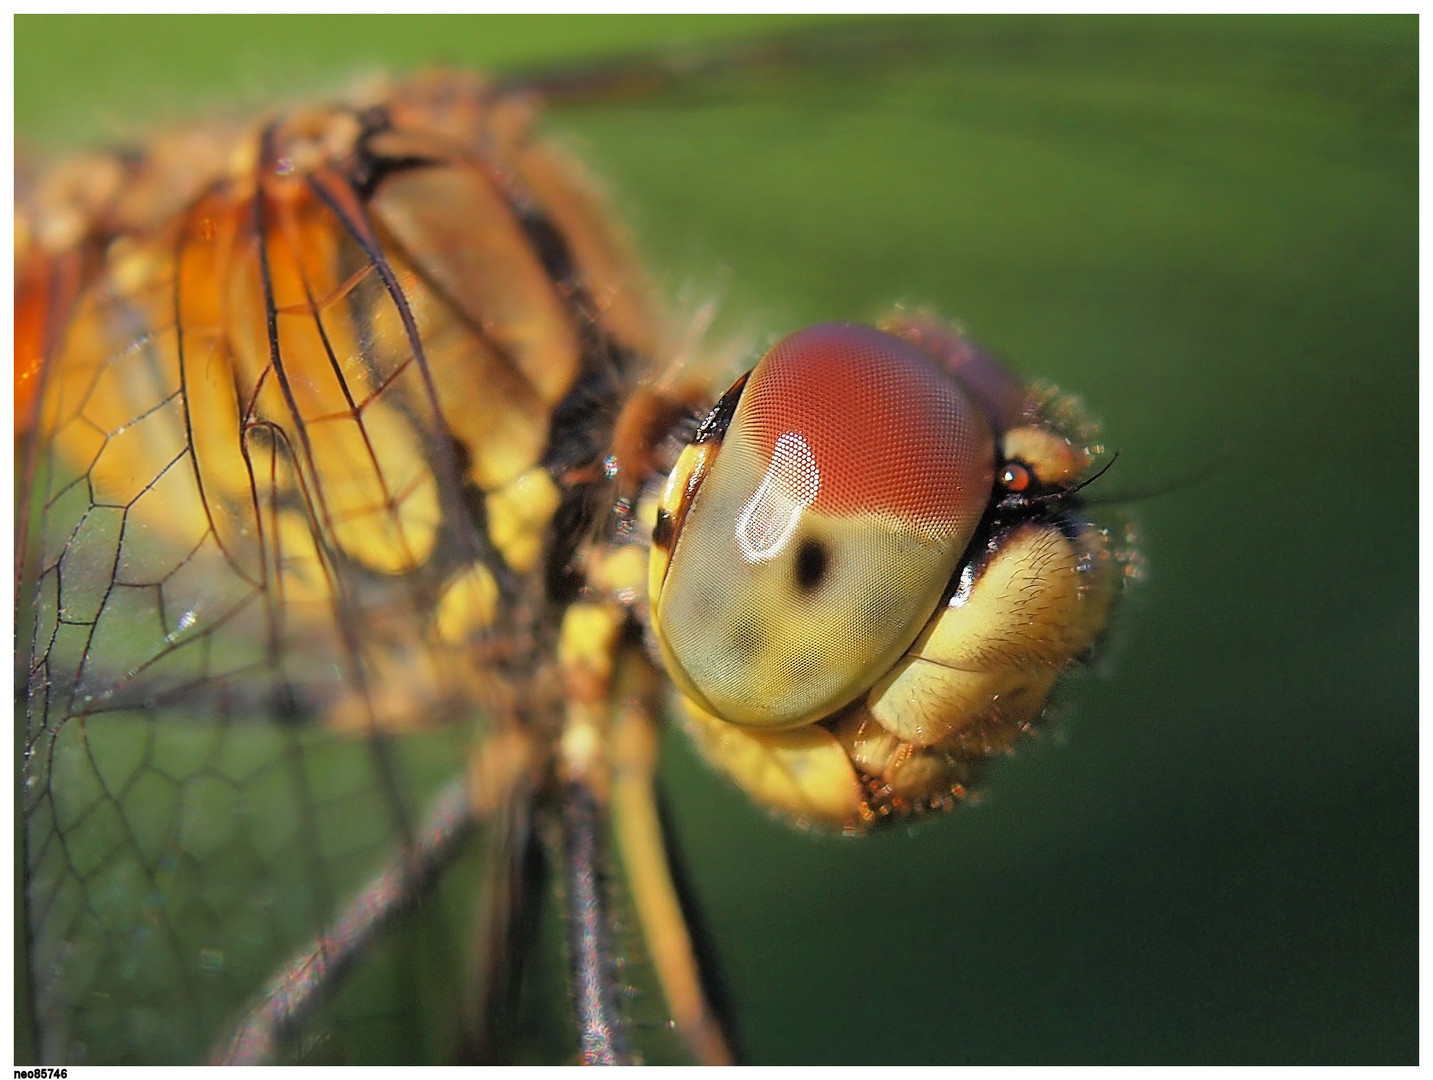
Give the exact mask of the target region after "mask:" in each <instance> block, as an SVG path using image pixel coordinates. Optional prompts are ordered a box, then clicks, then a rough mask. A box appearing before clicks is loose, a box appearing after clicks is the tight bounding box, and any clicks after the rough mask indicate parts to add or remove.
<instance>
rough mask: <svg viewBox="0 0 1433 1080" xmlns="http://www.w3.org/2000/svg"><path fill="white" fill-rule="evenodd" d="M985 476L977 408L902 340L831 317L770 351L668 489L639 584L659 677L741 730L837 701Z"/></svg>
mask: <svg viewBox="0 0 1433 1080" xmlns="http://www.w3.org/2000/svg"><path fill="white" fill-rule="evenodd" d="M932 443H934V445H932ZM993 471H994V440H993V437H992V435H991V432H990V429H989V425H988V424H987V422H986V421H985V418H984V416H983V414H982V413H981V412H980V410H979V409H977V408H976V407H975V406H973V405H972V404H971V403H970V401H969V400H968V399H967V397H966V396H965V394H964V392H963V391H962V390H961V388H960V386H959V385H958V384H957V383H956V382H955V381H954V380H953V379H952V378H950V377H949V376H948V375H946V374H945V373H944V372H942V371H940V370H939V369H938V368H936V367H935V366H934V364H932V363H931V362H930V361H929V360H928V359H926V358H925V357H924V356H923V355H922V354H920V353H918V352H916V351H915V350H914V349H913V348H912V347H910V346H908V345H906V344H905V343H903V342H901V341H899V340H897V339H895V338H892V337H889V336H887V335H884V334H880V333H878V332H876V331H874V330H870V329H868V328H865V327H845V326H842V327H817V328H814V329H813V330H809V331H804V332H803V333H802V334H798V335H793V336H792V337H791V338H788V339H787V340H786V341H785V342H782V343H779V344H778V345H777V346H776V347H775V348H773V349H772V351H771V352H770V353H768V354H767V356H766V357H765V358H763V360H762V362H761V363H760V364H759V365H758V366H757V367H756V369H755V370H754V371H753V372H752V373H751V376H750V377H749V379H748V380H747V384H746V387H745V389H744V391H743V393H742V397H741V400H740V402H739V403H738V405H737V407H736V411H735V413H734V415H733V416H732V420H731V423H730V425H729V427H728V428H727V430H726V432H725V434H724V438H723V439H722V441H721V444H720V447H719V450H717V452H716V453H715V454H713V455H711V456H710V457H709V464H707V465H705V467H704V472H703V473H702V475H700V476H697V477H696V482H694V483H689V482H686V481H685V480H684V481H683V482H681V483H679V484H674V483H669V485H668V490H669V491H673V490H676V491H680V492H681V493H682V497H683V498H684V499H687V500H689V504H687V505H684V506H681V507H674V508H673V519H674V520H679V521H680V522H681V524H680V527H679V529H678V531H677V533H676V536H675V538H674V540H673V542H672V546H671V547H670V554H669V556H668V553H667V552H663V553H662V555H661V558H663V559H666V560H669V561H667V562H666V563H665V564H664V568H665V573H664V574H663V575H661V578H660V580H659V581H658V582H657V583H656V584H657V587H656V588H654V590H653V616H654V617H653V624H654V626H655V628H656V631H657V637H658V640H659V642H660V643H661V647H662V650H663V653H664V655H665V658H666V661H667V666H668V669H669V670H670V672H671V674H672V677H673V678H674V680H675V681H676V682H677V683H678V685H679V686H681V688H682V689H683V691H684V692H685V693H686V694H687V695H688V696H689V697H690V698H691V699H692V700H693V701H695V702H696V703H697V704H699V705H700V706H701V707H702V708H703V709H706V710H707V711H709V712H710V713H712V714H713V715H716V716H719V717H721V718H723V719H725V720H728V721H730V722H733V723H737V724H743V725H748V726H753V727H765V728H782V727H792V726H796V725H799V724H804V723H808V722H811V721H814V720H818V719H820V718H822V717H824V716H827V715H829V714H830V713H832V712H834V711H835V710H836V709H838V708H840V707H841V706H843V705H845V704H846V703H847V702H849V701H851V700H853V699H854V698H855V697H857V696H858V695H859V694H860V693H861V692H862V691H864V690H865V689H866V688H868V687H869V686H870V685H871V684H872V683H873V682H874V681H875V680H876V679H877V678H879V677H880V676H881V675H882V674H883V673H884V672H885V671H886V670H887V669H888V668H889V667H890V666H891V665H892V664H893V663H894V662H895V661H896V659H897V658H898V657H899V656H900V655H901V653H902V652H903V651H904V650H905V648H906V647H907V646H908V645H909V644H910V643H911V640H912V639H913V638H914V637H915V634H916V633H917V632H918V631H919V629H920V627H921V626H922V625H923V624H924V622H925V621H926V619H927V618H928V617H929V615H930V613H931V611H932V610H933V609H934V607H935V605H936V604H937V603H938V602H939V600H940V596H941V593H942V591H943V590H944V589H945V587H946V584H947V582H948V581H949V579H950V575H951V573H952V571H953V570H954V567H955V564H956V562H957V561H958V559H959V558H960V556H961V554H962V553H963V551H964V549H965V546H966V544H967V543H968V542H969V539H970V536H971V534H972V533H973V531H974V529H975V526H976V524H977V523H978V521H979V519H980V516H981V514H982V513H983V512H984V509H985V505H986V503H987V501H988V499H989V497H990V491H991V483H992V478H993Z"/></svg>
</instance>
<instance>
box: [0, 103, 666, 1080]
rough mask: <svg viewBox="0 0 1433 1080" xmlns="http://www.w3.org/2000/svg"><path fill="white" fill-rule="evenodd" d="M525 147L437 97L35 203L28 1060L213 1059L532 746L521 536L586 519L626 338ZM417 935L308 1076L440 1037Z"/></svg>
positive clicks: (445, 945)
mask: <svg viewBox="0 0 1433 1080" xmlns="http://www.w3.org/2000/svg"><path fill="white" fill-rule="evenodd" d="M525 123H526V114H525V113H524V112H523V111H522V110H521V109H518V108H516V107H513V106H510V105H507V104H496V105H492V106H491V107H490V105H489V103H488V102H486V100H485V99H484V97H483V94H482V90H481V86H480V84H478V83H476V82H473V81H469V80H461V79H457V78H450V77H446V76H434V77H430V78H427V79H420V80H418V81H416V82H415V83H412V84H408V85H406V86H403V87H399V88H396V89H393V88H385V89H384V90H382V91H381V92H376V93H375V94H374V95H373V98H372V100H370V101H361V102H359V103H358V104H357V105H355V106H351V107H350V106H344V107H336V108H333V109H318V110H312V111H310V112H300V113H294V114H291V115H289V116H287V117H285V118H284V119H283V120H282V122H278V123H275V124H271V125H269V126H267V127H265V128H263V129H261V130H260V131H258V132H257V133H253V134H250V135H247V136H244V137H241V138H239V139H237V140H236V141H234V142H233V143H232V144H231V145H230V146H229V147H228V150H227V152H226V154H225V155H221V156H214V155H212V154H210V153H209V152H208V151H207V150H206V151H204V152H203V153H201V154H196V155H195V156H193V157H190V158H184V159H183V161H182V164H181V165H179V166H176V165H175V164H174V163H173V162H171V161H168V160H164V161H161V160H157V159H144V158H138V159H128V160H127V161H126V162H125V169H124V170H121V175H120V176H119V178H118V179H117V180H115V181H114V182H113V183H112V184H111V185H110V186H109V187H108V188H106V189H104V190H102V191H100V192H99V194H95V192H93V191H86V192H84V193H83V194H84V195H85V198H86V199H88V201H87V202H86V201H84V200H77V198H76V197H75V187H74V184H73V183H70V184H69V185H68V186H66V183H65V182H64V179H63V178H61V179H59V180H52V181H51V182H50V184H49V186H48V187H45V186H44V185H43V183H42V192H41V196H40V197H37V199H36V201H35V205H36V206H38V207H39V208H40V209H38V210H36V211H34V212H33V217H32V220H33V221H34V222H35V223H36V225H37V228H35V229H34V230H32V235H33V237H34V245H35V246H34V248H33V252H34V255H33V259H28V258H27V259H25V260H20V261H22V262H24V265H25V266H27V267H29V266H31V265H33V266H34V267H35V270H34V272H33V273H31V272H29V271H26V272H25V273H22V274H21V275H20V278H19V280H20V281H21V283H22V288H21V290H20V291H18V292H17V299H18V300H19V302H20V305H21V308H20V314H21V319H20V320H19V323H20V325H22V326H23V325H30V326H33V327H37V328H39V329H37V330H35V331H34V332H33V333H31V335H30V337H29V338H27V339H26V340H27V341H30V342H32V345H31V346H30V348H31V349H32V350H33V355H34V356H35V357H36V358H37V361H36V362H35V363H32V364H30V365H29V368H28V369H29V370H30V371H31V372H32V373H33V376H34V378H33V384H34V385H36V386H37V387H38V392H37V393H36V395H35V406H34V412H33V416H32V418H31V419H26V418H25V417H24V416H23V415H22V416H21V417H20V421H19V424H20V427H21V429H22V432H23V433H24V434H26V436H27V438H29V439H30V441H31V442H32V444H33V447H34V453H33V457H32V461H33V466H32V469H31V473H32V481H33V491H34V494H33V496H31V497H29V498H27V500H26V501H25V503H24V504H23V505H26V506H30V507H33V510H32V513H33V517H34V519H35V521H34V524H33V525H32V526H30V527H29V528H28V529H27V531H26V533H25V535H24V537H23V539H24V541H25V556H24V558H23V560H22V565H23V569H24V571H25V573H24V580H25V582H26V584H25V586H24V587H23V588H22V592H21V597H22V608H23V609H24V610H26V611H28V610H31V609H32V610H33V613H34V614H33V640H34V647H33V650H32V653H31V656H30V660H29V666H28V671H27V673H26V678H27V680H28V686H29V703H28V706H27V708H26V711H25V719H24V721H23V755H24V762H23V770H24V774H23V775H24V779H23V811H22V813H23V818H24V838H25V840H24V843H25V855H24V859H25V864H24V865H25V876H26V908H27V923H26V927H27V929H26V935H27V942H26V944H27V952H28V958H29V964H30V978H31V984H32V999H33V1010H34V1021H35V1025H36V1028H37V1029H38V1032H39V1045H38V1055H39V1056H40V1057H41V1058H42V1059H44V1060H54V1061H70V1062H79V1061H101V1062H125V1061H144V1062H154V1061H181V1060H192V1059H195V1058H199V1057H203V1056H205V1055H206V1054H207V1053H209V1052H210V1050H211V1049H212V1048H213V1047H214V1046H215V1045H221V1044H222V1042H223V1040H224V1039H225V1038H226V1036H227V1034H228V1028H229V1027H230V1026H231V1025H232V1024H233V1022H234V1019H235V1017H236V1015H237V1014H238V1013H239V1012H241V1011H242V1008H243V1006H244V1005H245V1003H246V1002H248V1001H249V1000H250V999H252V998H253V996H254V995H255V994H256V993H258V992H259V991H260V990H261V989H262V988H264V987H265V986H266V985H267V986H270V987H271V988H272V984H271V979H272V975H273V972H274V971H275V970H280V969H282V968H283V965H284V964H285V963H286V962H288V961H290V960H291V959H292V958H293V957H294V956H296V955H302V954H303V953H304V950H305V949H306V948H307V947H308V946H309V944H310V943H312V942H313V941H315V940H316V938H321V936H322V932H324V931H325V928H328V927H331V926H333V925H334V922H335V919H336V918H339V917H340V916H341V915H342V914H343V908H342V904H343V902H344V901H345V900H346V899H347V898H348V897H349V896H350V895H351V894H353V893H355V892H358V893H360V894H361V895H362V894H363V890H364V888H365V885H366V883H370V882H372V881H373V880H374V875H375V874H379V875H381V873H382V870H383V868H384V867H385V866H388V865H390V864H391V863H392V861H393V860H394V859H395V858H398V857H399V855H400V854H401V853H402V852H405V851H407V852H414V851H423V850H426V848H425V844H426V842H427V841H426V839H425V837H426V833H425V832H424V827H423V822H424V814H425V811H424V807H425V805H426V804H427V803H428V802H429V801H430V800H431V799H432V798H433V797H434V796H435V794H436V793H437V792H439V791H440V790H441V789H443V788H444V787H445V785H446V784H451V783H452V782H453V781H454V778H460V777H462V775H463V774H464V772H465V771H466V770H467V762H468V761H469V760H470V758H471V756H472V755H473V753H474V747H475V746H478V745H480V744H481V745H487V744H488V743H487V740H488V737H489V736H490V735H491V734H492V733H493V732H494V731H498V732H501V731H503V730H509V729H518V728H521V729H524V730H531V731H534V732H536V733H537V735H538V737H541V735H542V731H543V727H544V724H547V723H549V722H550V719H551V718H550V717H546V716H544V715H543V714H542V710H530V709H529V710H525V709H524V708H523V707H522V706H523V698H524V689H525V688H526V687H528V686H530V685H532V683H533V681H534V680H535V679H539V678H540V677H541V664H540V663H539V662H538V660H539V658H540V657H541V656H542V655H543V649H544V646H545V645H546V643H547V640H548V637H549V636H550V631H549V629H548V626H547V623H548V621H549V620H550V612H549V611H548V610H547V609H546V607H545V606H544V603H543V601H542V599H541V598H542V597H544V596H546V595H547V591H548V588H549V586H550V582H548V581H547V580H546V578H547V577H548V576H549V574H548V567H550V566H552V565H559V566H560V565H561V563H562V559H561V557H560V553H558V555H557V557H551V556H552V555H553V553H552V552H550V551H548V550H547V547H548V543H549V542H548V540H547V539H546V538H547V537H548V536H549V535H551V534H555V532H556V530H550V529H549V526H550V525H551V523H552V522H553V521H554V519H558V520H566V521H568V523H569V524H580V523H581V521H582V520H584V517H585V515H587V513H588V510H587V509H586V508H587V507H588V505H589V504H590V503H591V496H592V491H591V489H590V487H587V486H584V485H583V483H582V481H581V480H580V479H579V480H576V481H574V480H571V479H570V477H572V476H578V477H579V478H580V477H581V476H583V475H584V474H583V467H584V466H586V465H590V464H591V462H590V461H588V460H587V459H588V458H590V457H591V455H592V454H593V453H594V452H595V450H594V449H593V448H594V447H595V446H597V445H599V441H598V439H599V437H598V436H590V435H589V434H588V429H589V428H590V427H591V424H589V423H588V421H589V420H593V419H594V418H596V417H598V416H599V415H600V414H601V413H603V411H604V410H606V409H607V407H608V399H609V397H610V396H611V395H612V394H615V393H616V392H617V391H618V389H619V376H620V375H621V368H622V365H623V363H625V362H626V361H627V360H628V358H630V357H631V356H634V355H636V351H637V349H638V347H639V346H640V345H641V344H642V342H641V340H640V337H641V334H642V333H643V331H642V329H641V322H640V318H639V313H638V312H637V310H636V309H635V308H633V307H632V306H631V305H630V303H629V301H628V300H626V299H624V297H626V296H628V295H629V293H628V291H627V290H626V289H625V288H624V287H623V286H624V285H625V282H624V281H622V280H620V275H621V273H622V270H621V264H620V260H618V259H617V257H616V255H615V252H616V251H617V250H618V249H617V246H616V244H615V242H614V241H613V239H612V237H611V236H610V234H607V233H605V232H604V231H603V230H602V228H601V227H600V225H599V224H597V223H595V219H594V217H593V215H592V212H591V209H590V205H589V204H588V203H587V202H586V201H585V196H583V195H582V194H581V193H580V191H579V190H578V189H577V188H576V187H574V186H572V185H571V184H569V183H568V182H567V180H566V179H565V176H564V173H563V172H562V170H561V168H560V167H559V166H557V165H556V164H555V163H554V162H553V161H552V159H551V158H549V157H547V156H546V154H545V152H544V151H542V150H541V149H540V148H537V147H533V146H530V145H529V144H528V143H527V142H526V127H525ZM495 155H501V160H502V162H503V163H504V165H503V167H502V168H499V167H497V166H496V165H495V161H496V160H497V159H496V157H495ZM180 157H181V158H182V157H183V155H180ZM87 173H88V175H90V176H93V174H94V170H81V171H80V175H86V174H87ZM176 191H179V192H182V193H186V194H185V196H184V197H178V196H176V194H175V192H176ZM56 192H58V194H56ZM156 193H158V194H156ZM67 200H68V201H67ZM77 203H78V205H80V206H81V208H82V210H83V213H82V214H81V215H80V218H81V220H82V222H83V223H84V225H83V227H82V228H79V229H76V230H72V231H71V233H70V234H68V235H66V234H65V233H64V231H63V230H61V229H59V228H58V226H57V225H56V222H58V221H59V220H60V218H59V215H58V212H57V211H56V206H57V205H61V206H65V205H68V206H70V207H71V208H74V207H75V206H76V205H77ZM46 227H49V232H46ZM579 274H580V275H581V276H582V279H583V280H584V282H591V283H592V287H591V288H588V289H584V290H573V289H570V288H565V283H566V279H568V278H573V279H575V278H576V277H577V276H578V275H579ZM55 282H60V283H63V284H64V285H65V286H66V287H65V288H63V289H61V288H58V287H57V286H56V285H55V284H54V283H55ZM27 283H29V285H27ZM30 285H33V287H30ZM18 340H19V332H18V331H17V341H18ZM573 532H574V530H573V529H568V530H567V534H569V535H570V534H572V533H573ZM472 801H480V800H478V798H477V796H474V797H473V800H472ZM484 809H488V810H491V809H492V804H491V803H488V804H486V805H485V806H484ZM446 857H447V856H445V858H446ZM402 893H403V891H402V890H399V891H398V893H397V894H395V895H401V894H402ZM383 895H386V894H380V896H383ZM396 902H397V901H395V903H396ZM382 903H384V904H387V903H388V900H387V899H383V900H382ZM433 922H434V923H435V924H436V923H437V922H438V920H433ZM414 932H415V933H420V934H438V936H437V937H432V936H429V937H426V938H425V939H424V940H423V941H420V942H419V945H420V949H419V950H418V951H419V953H420V954H421V953H424V952H426V953H427V954H428V959H434V958H436V959H437V960H438V961H439V963H438V969H439V971H438V974H437V976H436V977H435V976H433V975H431V974H428V973H426V972H425V974H424V975H423V977H422V978H421V979H418V978H417V976H416V975H415V969H412V968H411V967H409V968H407V969H406V970H405V965H409V964H411V963H413V961H411V960H409V959H407V958H408V957H410V956H411V955H413V954H412V953H411V952H410V951H409V950H408V949H404V948H399V947H397V946H396V945H395V946H394V947H393V948H391V949H390V950H389V953H390V955H389V956H388V957H387V958H386V959H383V958H380V960H378V961H376V962H375V963H374V964H372V965H371V966H372V967H375V968H378V969H380V971H379V973H378V974H376V975H375V976H374V977H373V978H372V979H370V980H369V981H370V982H373V983H374V984H376V985H382V986H386V987H387V988H388V990H389V993H388V996H387V997H386V998H371V997H370V998H365V997H363V996H362V992H361V991H354V992H353V993H350V992H349V990H348V989H345V991H344V994H345V996H346V997H349V998H351V999H352V1001H353V1003H352V1006H351V1009H350V1012H349V1013H348V1014H347V1016H345V1014H344V1013H343V1012H342V1010H341V1009H340V1011H339V1012H337V1013H334V1014H332V1015H331V1016H329V1017H328V1019H323V1020H319V1021H317V1022H315V1024H314V1025H313V1027H312V1028H311V1029H310V1031H309V1032H308V1034H307V1035H306V1036H305V1041H304V1042H303V1043H302V1044H301V1045H300V1046H299V1047H298V1052H299V1053H300V1054H301V1055H302V1056H303V1057H304V1058H305V1059H324V1058H327V1057H333V1058H335V1059H344V1058H348V1057H351V1056H356V1057H360V1058H365V1059H369V1058H370V1056H371V1055H378V1056H382V1055H394V1056H396V1057H397V1058H399V1059H402V1060H411V1059H412V1058H413V1057H415V1056H418V1055H421V1056H441V1054H442V1053H444V1052H446V1047H443V1046H435V1045H431V1042H432V1041H433V1040H437V1041H442V1038H443V1036H441V1035H439V1036H427V1035H425V1036H421V1037H419V1039H418V1042H420V1043H422V1042H423V1041H424V1040H425V1039H426V1040H428V1041H429V1045H418V1046H415V1045H413V1042H414V1040H413V1039H411V1038H409V1036H412V1035H413V1030H412V1029H413V1027H414V1025H412V1024H411V1023H408V1022H405V1011H409V1012H411V1011H412V1009H413V1008H416V1007H417V1006H418V1004H419V1002H418V1001H417V1000H416V999H417V998H419V997H422V996H424V995H428V994H435V995H436V994H440V993H445V992H451V996H452V997H454V998H456V997H457V996H458V995H457V984H458V982H459V981H460V977H461V976H460V972H459V971H458V964H457V961H456V960H455V959H454V958H455V957H456V956H458V955H459V954H460V953H461V950H460V949H459V948H456V947H455V946H454V943H453V942H451V941H449V940H444V939H443V938H442V934H441V933H440V932H439V931H436V930H432V929H431V927H429V928H426V929H425V928H423V927H419V928H418V929H416V930H414ZM410 944H411V943H410ZM385 965H386V966H387V970H386V971H384V970H382V969H384V968H385ZM405 978H406V986H407V989H402V988H403V987H404V986H405ZM418 984H421V985H422V987H423V992H422V994H414V993H413V991H412V986H413V985H418ZM394 987H398V988H400V992H398V993H396V994H394V993H392V989H393V988H394ZM395 999H396V1000H395ZM355 1016H356V1017H358V1019H356V1020H355Z"/></svg>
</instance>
